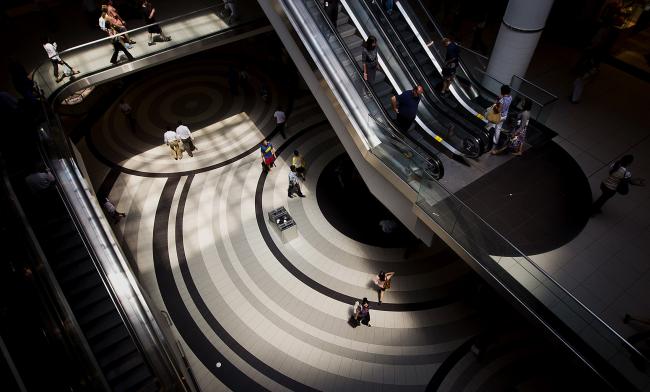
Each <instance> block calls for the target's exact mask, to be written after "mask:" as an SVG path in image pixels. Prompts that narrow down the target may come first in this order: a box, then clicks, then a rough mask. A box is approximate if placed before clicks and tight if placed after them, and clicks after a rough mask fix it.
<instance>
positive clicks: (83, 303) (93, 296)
mask: <svg viewBox="0 0 650 392" xmlns="http://www.w3.org/2000/svg"><path fill="white" fill-rule="evenodd" d="M106 297H107V293H106V292H105V291H102V290H92V291H90V292H89V293H87V295H84V296H83V297H81V298H79V299H78V300H77V301H76V302H75V306H76V309H78V310H79V311H83V310H84V309H85V308H87V307H89V306H93V305H94V304H96V303H97V302H99V301H101V300H103V299H104V298H106Z"/></svg>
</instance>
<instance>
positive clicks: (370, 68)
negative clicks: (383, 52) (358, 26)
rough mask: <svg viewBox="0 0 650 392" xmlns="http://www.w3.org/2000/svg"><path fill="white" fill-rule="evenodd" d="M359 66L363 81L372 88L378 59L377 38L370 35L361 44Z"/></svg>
mask: <svg viewBox="0 0 650 392" xmlns="http://www.w3.org/2000/svg"><path fill="white" fill-rule="evenodd" d="M361 64H362V65H363V80H365V81H367V82H368V84H369V85H370V86H371V87H372V85H373V83H374V82H375V77H376V76H377V68H378V66H379V59H378V57H377V38H375V37H374V36H372V35H371V36H369V37H368V39H367V40H366V42H364V43H363V50H362V52H361ZM368 93H369V92H368Z"/></svg>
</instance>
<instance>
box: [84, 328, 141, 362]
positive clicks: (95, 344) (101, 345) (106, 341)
mask: <svg viewBox="0 0 650 392" xmlns="http://www.w3.org/2000/svg"><path fill="white" fill-rule="evenodd" d="M125 339H126V340H128V342H127V343H128V344H133V343H132V341H131V336H130V335H129V332H128V331H127V330H126V328H124V327H123V326H121V325H120V326H117V327H115V328H113V329H111V330H108V331H105V332H104V333H103V334H101V335H100V336H97V337H95V339H93V340H90V341H89V342H88V343H89V344H90V345H91V346H92V348H93V352H95V353H97V354H98V355H101V354H102V353H103V351H104V350H112V349H113V346H116V345H117V344H118V343H119V342H121V341H123V340H125ZM125 344H126V343H125Z"/></svg>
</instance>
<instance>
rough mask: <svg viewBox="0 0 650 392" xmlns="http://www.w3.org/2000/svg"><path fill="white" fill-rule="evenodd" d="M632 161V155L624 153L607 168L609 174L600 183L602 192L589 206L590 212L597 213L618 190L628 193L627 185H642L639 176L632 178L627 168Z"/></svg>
mask: <svg viewBox="0 0 650 392" xmlns="http://www.w3.org/2000/svg"><path fill="white" fill-rule="evenodd" d="M633 161H634V156H632V155H625V156H624V157H623V158H621V159H619V160H618V161H616V162H615V163H614V164H613V165H612V167H611V169H610V170H609V176H607V178H606V179H605V180H604V181H603V182H602V183H601V184H600V190H601V191H602V194H601V195H600V197H599V198H598V200H596V201H595V202H594V204H593V205H592V206H591V214H592V215H594V214H598V213H600V212H601V210H600V209H601V208H602V207H603V205H604V204H605V202H607V200H609V199H611V198H612V197H614V195H615V194H616V193H617V192H618V193H620V194H622V195H625V194H627V193H628V191H629V188H628V185H638V186H643V185H644V181H643V179H640V178H634V179H633V178H632V173H631V172H630V170H629V167H630V165H632V162H633Z"/></svg>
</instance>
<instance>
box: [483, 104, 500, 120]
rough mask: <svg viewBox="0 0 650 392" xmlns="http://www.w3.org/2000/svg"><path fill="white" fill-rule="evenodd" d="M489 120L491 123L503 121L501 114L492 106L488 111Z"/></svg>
mask: <svg viewBox="0 0 650 392" xmlns="http://www.w3.org/2000/svg"><path fill="white" fill-rule="evenodd" d="M486 118H487V120H488V121H489V122H491V123H494V124H498V123H500V122H501V114H500V113H494V109H493V108H492V107H490V108H489V109H488V112H487V116H486Z"/></svg>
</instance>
